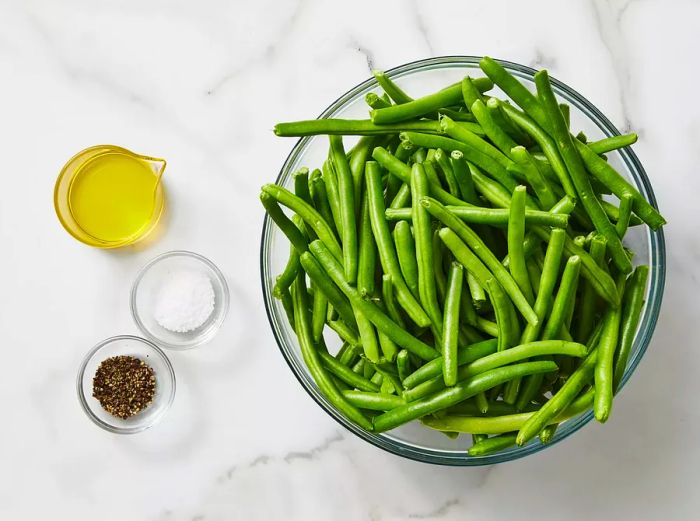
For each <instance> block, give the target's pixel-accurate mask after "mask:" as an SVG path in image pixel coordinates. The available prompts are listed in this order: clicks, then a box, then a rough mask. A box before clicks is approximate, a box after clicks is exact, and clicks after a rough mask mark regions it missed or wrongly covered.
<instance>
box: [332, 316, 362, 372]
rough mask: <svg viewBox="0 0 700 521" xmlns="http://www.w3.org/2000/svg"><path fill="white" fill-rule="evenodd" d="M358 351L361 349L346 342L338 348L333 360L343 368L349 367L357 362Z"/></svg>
mask: <svg viewBox="0 0 700 521" xmlns="http://www.w3.org/2000/svg"><path fill="white" fill-rule="evenodd" d="M335 322H338V321H335ZM360 349H361V347H360V346H359V345H352V344H349V343H348V342H343V345H342V346H340V349H338V352H337V353H336V354H335V359H336V360H338V362H340V363H341V364H343V365H344V366H347V367H350V366H352V365H353V364H354V363H355V361H356V360H357V357H358V356H359V354H360V353H359V350H360Z"/></svg>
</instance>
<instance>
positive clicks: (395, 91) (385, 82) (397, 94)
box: [372, 71, 413, 105]
mask: <svg viewBox="0 0 700 521" xmlns="http://www.w3.org/2000/svg"><path fill="white" fill-rule="evenodd" d="M372 75H373V76H374V78H375V79H376V80H377V83H379V85H380V87H381V88H382V89H384V92H386V93H387V94H388V95H389V97H390V98H391V99H392V100H393V101H394V103H396V104H397V105H401V104H403V103H408V102H409V101H413V98H412V97H411V96H409V95H408V94H406V93H405V92H404V91H403V90H401V88H400V87H399V86H398V85H396V83H394V81H393V80H392V79H391V78H389V76H387V75H386V74H385V73H384V72H382V71H372Z"/></svg>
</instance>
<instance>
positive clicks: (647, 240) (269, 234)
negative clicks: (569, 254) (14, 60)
mask: <svg viewBox="0 0 700 521" xmlns="http://www.w3.org/2000/svg"><path fill="white" fill-rule="evenodd" d="M479 60H480V57H475V56H445V57H440V58H431V59H427V60H420V61H416V62H412V63H408V64H406V65H401V66H400V67H396V68H395V69H392V70H390V71H387V74H388V75H389V76H390V77H391V78H392V79H393V80H395V81H396V82H397V83H398V84H399V85H400V86H401V87H403V88H405V89H406V91H407V92H409V93H411V94H413V95H415V96H421V95H424V94H428V93H431V92H434V91H436V90H439V89H441V88H443V87H444V86H445V85H448V84H451V83H454V82H457V81H459V80H461V79H462V78H463V77H464V76H466V75H467V74H470V73H473V74H474V76H483V75H484V74H483V73H482V72H481V70H480V69H479V65H478V63H479ZM499 63H501V65H503V66H504V67H505V68H506V69H507V70H508V71H510V72H511V73H512V74H514V75H515V76H516V77H518V78H519V79H520V80H521V81H522V82H523V83H524V84H525V85H526V86H528V87H529V88H531V89H532V90H534V80H533V76H534V74H535V72H536V71H535V70H534V69H532V68H530V67H526V66H524V65H519V64H517V63H511V62H507V61H502V60H499ZM552 84H553V87H554V90H555V92H556V94H557V96H558V97H559V98H560V99H562V100H565V101H566V102H567V103H568V104H569V105H570V106H571V127H572V128H573V129H576V131H578V130H582V131H583V132H585V133H586V135H587V136H588V138H589V139H591V140H596V139H601V138H603V137H606V136H613V135H618V134H619V131H618V130H617V129H616V128H615V126H614V125H613V124H612V123H611V122H610V121H609V120H608V119H607V118H606V117H605V116H604V115H603V114H602V113H601V112H600V111H599V110H598V109H597V108H596V107H594V106H593V105H592V104H591V103H590V102H589V101H588V100H586V99H585V98H584V97H583V96H581V94H579V93H578V92H576V91H575V90H573V89H572V88H571V87H569V86H567V85H565V84H563V83H562V82H560V81H558V80H556V79H553V78H552ZM371 91H376V92H381V91H380V88H379V86H378V84H377V82H376V80H374V79H373V78H371V79H368V80H366V81H364V82H362V83H361V84H359V85H357V86H356V87H354V88H352V89H351V90H349V91H348V92H346V93H345V94H343V95H342V96H341V97H340V98H339V99H338V100H336V101H335V102H334V103H332V104H331V106H330V107H328V108H327V109H326V110H324V111H323V113H322V114H321V115H320V116H319V118H331V117H334V118H348V119H366V118H367V117H368V115H367V111H368V107H367V105H366V103H365V101H364V97H365V95H366V94H367V93H368V92H371ZM494 92H496V93H497V95H500V96H504V94H503V93H502V92H501V91H500V90H499V89H498V88H495V89H494ZM345 139H346V140H347V141H346V148H347V149H349V148H350V146H352V145H353V144H354V141H352V140H350V138H345ZM327 150H328V139H327V138H326V136H318V137H313V136H312V137H304V138H302V139H300V140H299V141H298V142H297V143H296V145H295V146H294V148H293V149H292V151H291V153H290V154H289V157H288V158H287V160H286V161H285V163H284V165H283V166H282V170H281V172H280V174H279V176H278V178H277V181H276V182H277V183H278V184H280V185H283V186H285V187H287V188H290V187H291V186H292V176H291V174H292V173H293V172H294V171H296V170H297V169H299V168H300V167H302V166H309V167H316V166H318V165H321V164H322V163H323V160H324V159H325V158H326V156H327ZM607 156H608V160H609V161H610V163H611V164H612V165H613V166H615V167H616V168H617V169H618V171H619V172H620V173H621V174H622V175H623V176H624V177H625V178H626V179H627V180H628V181H630V182H631V183H632V184H633V185H634V186H635V187H636V188H637V189H638V190H639V191H640V192H641V193H642V194H643V195H644V197H646V199H647V200H648V201H649V202H651V204H653V205H654V206H656V199H655V197H654V193H653V191H652V188H651V184H650V182H649V178H648V177H647V175H646V173H645V172H644V168H643V167H642V165H641V163H640V162H639V159H638V158H637V156H636V154H635V153H634V152H633V151H632V150H631V149H630V148H629V147H627V148H624V149H622V150H619V151H615V152H610V153H608V154H607ZM625 244H626V246H627V247H628V248H630V249H632V250H633V251H634V252H635V256H634V262H635V263H637V264H648V265H649V267H650V274H649V281H648V285H647V290H646V303H645V305H644V309H643V311H642V317H641V320H640V325H639V329H638V331H637V334H636V337H635V340H634V344H633V346H632V352H631V354H630V358H629V362H628V366H627V368H626V371H625V374H624V377H623V379H622V382H621V385H624V384H625V382H627V380H628V379H629V378H630V376H631V375H632V373H633V372H634V369H635V368H636V367H637V364H639V361H640V360H641V358H642V356H643V355H644V352H645V351H646V349H647V346H648V345H649V341H650V340H651V336H652V333H653V331H654V327H655V326H656V320H657V317H658V314H659V309H660V306H661V298H662V295H663V289H664V280H665V274H666V264H665V258H666V252H665V247H664V236H663V232H662V231H661V230H659V231H656V232H652V231H651V230H650V229H649V228H647V227H646V226H636V227H633V228H631V229H630V231H629V232H628V234H627V236H626V240H625ZM288 253H289V245H288V242H287V240H286V238H285V237H284V235H283V234H282V232H280V231H279V230H278V229H277V228H276V227H275V226H273V224H272V222H271V221H270V219H269V218H268V217H267V216H266V217H265V221H264V224H263V232H262V240H261V248H260V264H261V266H260V269H261V277H262V289H263V296H264V300H265V306H266V308H267V315H268V318H269V321H270V325H271V327H272V331H273V334H274V335H275V339H276V340H277V344H278V345H279V348H280V350H281V351H282V355H283V356H284V358H285V359H286V361H287V363H288V364H289V367H290V368H291V369H292V371H293V373H294V375H295V376H296V377H297V379H298V380H299V382H300V383H301V385H302V386H303V387H304V389H306V391H307V392H308V393H309V394H310V395H311V397H312V398H313V399H314V400H315V401H316V402H317V403H318V404H319V405H320V406H321V407H322V408H323V409H324V410H325V411H326V412H327V413H328V414H330V415H331V416H332V417H333V418H335V419H336V420H337V421H338V422H339V423H340V424H342V425H343V426H344V427H346V428H347V429H348V430H350V431H352V432H353V433H355V434H356V435H357V436H359V437H360V438H362V439H364V440H366V441H368V442H369V443H372V444H373V445H376V446H377V447H380V448H382V449H384V450H387V451H389V452H392V453H394V454H398V455H400V456H404V457H406V458H410V459H414V460H418V461H424V462H429V463H436V464H443V465H487V464H493V463H500V462H504V461H509V460H513V459H516V458H520V457H523V456H526V455H528V454H533V453H535V452H538V451H540V450H542V449H544V448H545V447H547V446H551V445H553V444H554V443H556V442H558V441H561V440H563V439H564V438H566V437H568V436H570V435H571V434H573V433H574V432H576V431H577V430H579V429H580V428H581V427H583V426H584V425H586V424H587V423H588V422H589V421H590V420H591V419H592V418H593V414H592V412H586V413H583V414H580V415H579V416H577V417H575V418H572V419H570V420H568V421H566V422H564V423H563V424H561V425H560V426H559V428H558V429H557V431H556V434H555V436H554V438H553V440H552V441H551V442H550V443H548V444H547V445H542V444H541V443H540V441H539V440H538V439H535V440H533V441H531V442H530V443H528V444H527V445H524V446H522V447H512V448H508V449H505V450H502V451H500V452H497V453H494V454H490V455H486V456H469V455H468V454H467V453H466V449H467V448H468V446H469V443H470V441H465V438H464V436H460V437H459V438H457V439H456V440H451V439H449V438H447V437H446V436H445V435H443V434H442V433H439V432H435V431H431V430H429V429H427V428H425V427H423V426H422V425H420V424H419V423H418V422H412V423H410V424H408V425H405V426H403V427H400V428H397V429H394V430H392V431H389V432H386V433H381V434H376V433H371V432H366V431H365V430H363V429H362V428H360V427H358V426H357V425H355V424H354V423H352V422H351V421H349V420H348V419H347V418H345V416H343V415H342V414H341V413H340V412H338V411H337V410H336V409H335V408H334V407H333V406H332V405H331V404H330V402H329V401H328V400H327V399H326V398H325V396H323V394H322V393H321V392H320V391H319V389H318V387H317V386H316V384H315V383H314V381H313V379H312V378H311V375H310V374H309V371H308V369H307V368H306V366H305V365H304V362H303V360H302V356H301V352H300V349H299V344H298V342H297V339H296V336H295V334H294V331H293V330H292V328H291V327H290V325H289V323H288V322H287V319H286V316H285V313H284V309H283V307H282V304H281V302H280V301H278V300H276V299H275V298H273V296H272V287H273V285H274V282H275V276H276V275H278V274H279V273H281V272H282V270H283V268H284V264H285V262H286V259H287V255H288ZM327 340H328V342H329V349H331V350H333V349H338V348H339V342H338V341H337V340H336V339H333V341H331V338H330V335H329V337H328V339H327ZM331 352H334V351H331Z"/></svg>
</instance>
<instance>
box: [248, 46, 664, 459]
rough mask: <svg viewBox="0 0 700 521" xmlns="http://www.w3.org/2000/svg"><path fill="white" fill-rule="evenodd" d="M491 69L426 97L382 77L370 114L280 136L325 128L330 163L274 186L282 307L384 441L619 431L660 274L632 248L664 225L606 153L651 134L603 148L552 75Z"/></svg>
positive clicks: (338, 401) (330, 392)
mask: <svg viewBox="0 0 700 521" xmlns="http://www.w3.org/2000/svg"><path fill="white" fill-rule="evenodd" d="M480 67H481V69H482V71H483V72H484V73H485V76H484V77H479V78H470V77H466V78H464V79H463V80H462V81H461V82H459V83H456V84H452V85H449V86H447V87H446V88H444V89H442V90H440V91H437V92H434V93H431V94H428V95H426V96H423V97H419V98H412V97H411V96H409V95H408V94H407V93H406V92H404V91H403V90H402V89H401V88H400V87H399V86H398V85H396V84H395V83H394V82H393V81H392V80H391V79H390V78H389V77H388V76H386V75H385V74H383V73H381V72H377V73H375V77H376V79H377V82H378V84H379V85H380V86H381V88H382V89H383V91H384V92H381V93H371V94H370V95H368V96H367V97H366V101H367V103H368V105H369V107H368V111H369V118H368V119H366V120H334V119H324V120H309V121H298V122H291V123H280V124H278V125H277V126H276V127H275V133H276V134H277V135H279V136H309V135H328V136H329V152H328V158H327V160H326V161H325V162H324V164H323V165H321V166H322V168H321V169H317V170H313V171H312V172H309V170H308V169H306V168H303V169H301V170H300V171H299V172H297V173H296V174H295V175H294V176H293V179H294V183H293V184H294V188H293V191H290V190H287V189H286V188H283V187H281V186H277V185H272V184H268V185H265V186H263V188H262V193H261V201H262V203H263V205H264V207H265V209H266V211H267V213H268V216H269V217H270V218H271V219H272V220H273V221H274V222H275V224H276V225H277V226H278V227H279V228H280V230H281V231H282V232H283V233H284V234H285V235H286V236H287V238H288V239H289V242H290V255H289V260H288V262H287V265H286V266H285V268H284V271H283V272H282V273H281V274H280V275H279V277H278V278H277V280H276V283H275V286H274V291H273V294H274V296H275V298H277V299H279V300H280V301H281V302H282V305H283V308H284V310H285V312H286V314H287V317H288V318H289V321H290V324H291V325H292V327H293V329H294V331H295V332H296V334H297V335H298V337H299V344H300V346H301V352H302V355H303V358H304V362H305V363H306V365H307V366H308V369H309V372H310V373H311V376H312V377H313V378H314V380H315V382H316V384H317V386H318V387H319V389H320V391H321V392H322V393H324V395H325V396H326V397H327V399H328V400H329V401H330V402H331V403H332V404H333V406H334V407H336V408H337V409H338V410H339V411H340V412H342V413H343V414H344V415H345V416H346V417H347V418H348V419H349V420H351V421H353V422H355V423H356V424H357V425H359V426H361V427H362V428H364V429H367V430H370V431H374V432H383V431H387V430H389V429H393V428H396V427H399V426H401V425H404V424H406V423H408V422H410V421H413V420H420V422H421V423H422V424H423V425H425V426H426V427H427V428H430V429H435V430H438V431H442V432H444V433H446V434H447V435H449V436H450V437H455V436H458V435H459V434H460V433H468V434H471V435H472V437H471V438H472V440H473V445H472V446H471V448H469V449H468V452H469V454H471V455H474V456H477V455H484V454H489V453H492V452H494V451H499V450H503V449H505V448H507V447H510V446H512V445H516V444H517V445H523V444H525V443H527V442H528V441H530V440H531V439H533V438H535V437H537V436H539V438H540V441H541V442H542V443H547V442H548V441H550V440H551V439H552V437H553V436H554V434H555V431H556V428H557V425H558V424H559V423H561V422H564V421H566V420H567V419H569V418H571V417H573V416H575V415H578V414H580V413H582V412H584V411H586V410H588V409H591V408H592V409H593V411H594V414H595V417H596V419H597V420H598V421H600V422H605V421H606V420H607V419H608V418H609V416H610V412H611V409H612V402H613V396H614V395H615V393H616V391H617V389H618V386H619V384H620V381H621V378H622V375H623V373H624V370H625V367H626V365H627V361H628V358H629V354H630V351H631V348H632V344H633V340H634V336H635V334H636V331H637V327H638V325H639V321H640V317H641V313H642V309H643V305H644V295H645V291H646V285H647V278H648V273H649V268H648V267H647V266H643V265H637V266H636V267H635V266H634V265H633V260H634V259H633V258H632V252H631V251H630V250H629V249H627V248H626V247H625V246H624V239H625V235H626V233H627V230H628V229H629V228H630V227H632V226H639V225H642V224H646V225H648V226H649V227H650V228H652V229H653V230H656V229H658V228H659V227H660V226H662V225H663V224H664V223H665V220H664V219H663V217H662V216H661V215H660V214H659V212H658V211H657V210H656V208H654V206H653V205H651V204H650V203H649V202H648V201H646V200H645V199H644V197H643V196H642V194H640V193H639V192H638V191H637V190H636V189H635V188H634V187H633V186H632V185H631V184H630V183H628V182H627V181H626V180H625V179H624V178H623V177H622V176H621V175H620V174H619V173H618V172H617V171H616V170H615V169H614V167H613V166H612V165H610V164H609V163H608V162H607V159H606V158H605V156H603V154H604V153H608V152H611V151H614V150H616V149H619V148H622V147H625V146H630V145H631V144H633V143H634V142H635V141H636V135H635V134H628V135H625V136H614V137H609V138H605V139H601V140H599V141H594V142H587V141H586V138H585V136H583V135H582V134H581V133H578V134H575V133H574V131H572V130H571V129H570V128H569V125H570V123H569V117H568V116H569V108H568V106H566V105H564V104H561V103H560V102H559V100H557V99H556V97H555V95H554V92H553V90H552V86H551V83H550V80H549V77H548V75H547V71H539V72H538V73H537V74H536V75H535V85H536V92H535V93H533V92H531V91H530V90H528V89H527V88H526V87H525V86H524V85H523V84H522V83H520V82H519V80H518V79H517V78H515V77H514V76H512V75H511V74H510V73H509V72H508V71H507V70H506V69H504V68H503V67H502V66H501V65H500V64H499V63H498V62H497V61H495V60H492V59H491V58H488V57H487V58H484V59H483V60H481V62H480ZM494 85H497V86H498V87H499V88H500V89H501V90H502V91H503V92H505V93H506V95H507V96H509V98H510V100H502V99H498V98H497V97H494V96H490V95H487V94H486V93H487V92H489V91H490V90H491V89H492V88H493V87H494ZM346 136H362V137H361V138H359V141H357V142H356V144H355V145H354V147H353V148H350V149H346V145H347V142H344V137H346ZM348 142H349V140H348ZM604 196H605V200H604V199H603V197H604ZM614 198H616V199H617V201H618V203H617V204H614V203H613V202H612V201H613V200H614ZM282 207H284V208H285V209H284V210H283V208H282ZM288 213H291V214H292V215H291V218H290V217H289V216H288ZM331 339H334V341H333V342H331V341H330V340H331ZM327 342H328V343H327ZM336 344H342V345H341V347H340V349H339V350H337V351H336V352H331V351H329V347H328V346H329V345H333V346H334V345H336ZM332 351H335V349H332Z"/></svg>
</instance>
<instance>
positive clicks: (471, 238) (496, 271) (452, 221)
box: [413, 191, 538, 324]
mask: <svg viewBox="0 0 700 521" xmlns="http://www.w3.org/2000/svg"><path fill="white" fill-rule="evenodd" d="M414 194H415V191H414ZM421 204H422V206H423V207H424V208H425V209H426V210H427V211H428V212H430V213H431V214H432V215H433V217H435V218H436V219H438V220H439V221H441V222H442V223H443V224H444V225H445V226H447V227H448V228H450V229H451V230H453V231H454V232H455V233H456V234H457V236H458V237H459V238H460V239H461V240H463V241H464V242H465V243H467V244H468V245H469V247H470V248H472V249H473V251H474V253H475V254H476V255H477V256H478V257H479V258H480V259H481V260H482V261H483V262H484V264H485V265H486V266H488V268H489V269H490V270H491V271H492V272H493V275H494V277H495V278H496V280H497V281H498V282H499V283H500V284H501V285H502V286H503V289H504V290H505V292H506V293H507V294H508V296H509V297H510V299H511V300H512V301H513V304H514V305H515V306H516V307H517V308H518V310H519V311H520V313H522V315H523V317H524V318H525V320H527V321H528V322H529V323H533V324H536V323H537V321H538V319H537V315H535V312H534V311H533V310H532V307H530V304H529V303H528V301H527V299H526V298H525V296H524V295H523V293H522V292H521V290H520V288H519V287H518V285H517V284H516V282H515V281H514V280H513V278H512V277H511V276H510V274H509V273H508V272H507V271H506V269H505V268H504V267H503V265H502V264H501V263H500V261H499V260H498V259H497V258H496V257H495V256H494V254H493V253H492V252H491V251H490V250H489V249H488V247H487V246H486V245H485V244H484V242H483V241H482V240H481V238H480V237H479V236H478V235H477V234H476V233H475V232H474V231H473V230H472V229H471V228H469V226H467V225H466V224H465V223H464V222H462V221H460V220H459V219H458V218H457V217H455V216H454V215H453V214H451V213H450V212H449V211H448V210H447V209H446V208H445V207H444V206H443V205H442V204H440V203H439V202H438V201H436V200H435V199H432V198H429V197H427V198H424V199H423V200H422V201H421ZM413 226H414V228H415V219H414V223H413ZM465 267H466V266H465ZM475 275H476V274H475ZM477 278H478V275H477ZM487 278H488V277H487ZM479 282H480V283H482V284H483V283H485V281H479Z"/></svg>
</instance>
